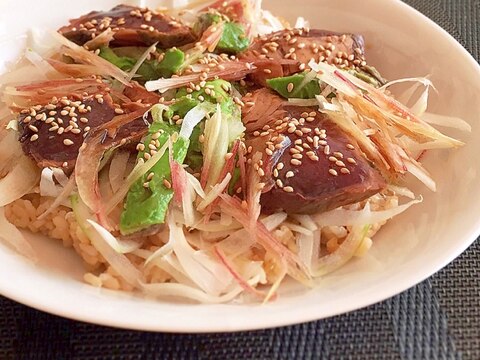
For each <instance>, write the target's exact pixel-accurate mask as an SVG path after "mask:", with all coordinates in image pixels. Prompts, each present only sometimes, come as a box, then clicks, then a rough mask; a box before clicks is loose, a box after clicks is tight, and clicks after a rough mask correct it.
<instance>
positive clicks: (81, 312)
mask: <svg viewBox="0 0 480 360" xmlns="http://www.w3.org/2000/svg"><path fill="white" fill-rule="evenodd" d="M390 2H391V3H392V5H395V6H398V7H400V8H401V9H402V10H403V11H405V12H408V13H409V14H410V15H412V16H415V17H417V19H420V20H421V21H423V22H425V23H426V24H427V25H429V27H431V28H433V30H435V32H438V33H440V34H441V35H442V38H444V39H445V41H447V42H448V43H449V45H451V46H453V47H454V48H455V50H456V53H457V54H458V55H459V56H460V55H461V56H462V61H466V62H468V64H469V65H471V66H472V68H473V69H474V71H475V72H476V74H477V76H478V78H479V79H480V64H479V63H478V62H477V61H476V60H475V59H474V57H473V56H472V55H471V54H470V53H469V52H468V51H467V50H466V49H465V48H464V47H463V46H462V45H461V44H460V43H459V42H458V41H457V40H455V38H454V37H453V36H452V35H451V34H449V33H448V32H447V31H446V30H445V29H443V28H442V27H441V26H439V25H438V24H437V23H435V22H434V21H433V20H431V19H430V18H428V17H427V16H426V15H424V14H422V13H421V12H419V11H417V10H416V9H414V8H413V7H411V6H410V5H408V4H406V3H404V2H403V1H401V0H390ZM479 233H480V218H479V219H478V220H477V221H476V223H474V224H472V226H471V228H470V229H469V231H468V232H467V233H465V234H464V235H463V236H462V238H463V239H465V240H464V241H463V242H462V243H461V244H459V245H458V246H457V248H456V249H455V251H453V252H450V253H448V254H444V255H443V256H442V257H441V258H439V259H437V260H435V261H434V262H431V263H430V264H429V266H428V267H426V268H422V269H419V271H417V272H415V274H414V275H409V276H406V277H403V278H401V280H400V281H398V282H397V283H396V285H395V287H384V288H382V289H380V290H379V291H377V292H376V293H375V295H374V296H370V297H361V298H360V299H359V300H358V301H355V302H351V303H350V304H347V305H345V306H342V307H337V308H335V309H334V310H333V311H331V312H330V313H329V314H325V313H320V312H315V308H314V307H312V308H310V309H309V310H312V311H305V309H297V310H295V309H291V311H288V312H286V313H282V316H278V314H277V313H276V312H275V311H272V312H271V313H268V314H267V312H266V314H267V315H269V316H268V317H267V318H265V317H263V318H261V319H255V318H252V319H250V320H251V322H234V321H231V322H230V321H229V320H228V319H226V320H225V321H223V322H222V321H216V322H210V323H209V324H208V326H205V324H204V323H203V325H202V323H201V322H193V323H192V322H186V321H183V322H181V321H179V322H175V323H173V324H166V323H153V322H151V321H150V322H148V321H145V320H144V319H142V318H141V317H140V316H137V317H135V316H133V317H132V316H129V317H112V316H111V315H110V314H99V313H98V311H97V312H95V311H93V312H91V311H90V310H91V309H85V308H84V307H82V308H80V309H78V308H73V306H72V305H71V304H69V303H68V302H67V303H64V302H62V301H61V300H63V299H52V298H51V297H45V296H44V297H40V298H39V297H31V296H29V291H27V290H25V289H23V288H22V287H16V286H15V284H13V285H12V284H10V283H9V281H8V280H9V279H8V275H2V273H1V272H0V295H2V296H4V297H6V298H9V299H11V300H14V301H16V302H19V303H21V304H24V305H27V306H29V307H32V308H35V309H37V310H41V311H44V312H47V313H50V314H53V315H57V316H62V317H65V318H69V319H72V320H77V321H82V322H87V323H91V324H96V325H104V326H110V327H115V328H122V329H133V330H143V331H155V332H177V333H212V332H237V331H247V330H258V329H265V328H276V327H280V326H288V325H294V324H299V323H304V322H309V321H315V320H320V319H324V318H329V317H332V316H336V315H340V314H344V313H348V312H351V311H354V310H359V309H362V308H365V307H367V306H370V305H373V304H375V303H379V302H382V301H384V300H386V299H388V298H391V297H393V296H395V295H397V294H399V293H401V292H404V291H405V290H407V289H409V288H411V287H414V286H416V285H417V284H419V283H420V282H422V281H424V280H425V279H427V278H429V277H430V276H432V275H433V274H434V273H436V272H438V271H439V270H441V269H442V268H444V267H445V266H447V265H448V264H449V263H451V262H452V261H453V260H454V259H456V258H457V257H458V256H459V255H460V254H461V253H463V252H464V251H465V250H466V249H467V248H469V247H470V246H471V245H472V244H473V243H474V242H475V240H476V239H477V237H478V235H479ZM102 291H106V292H111V290H102ZM198 306H205V305H198ZM225 306H239V305H225Z"/></svg>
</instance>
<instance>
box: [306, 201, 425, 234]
mask: <svg viewBox="0 0 480 360" xmlns="http://www.w3.org/2000/svg"><path fill="white" fill-rule="evenodd" d="M422 200H423V199H422V198H421V197H420V198H419V199H416V200H412V201H409V202H408V203H406V204H403V205H399V206H397V207H394V208H391V209H387V210H380V211H371V210H370V206H369V203H367V205H365V207H364V208H363V209H362V210H347V209H335V210H331V211H327V212H325V213H322V214H318V215H314V216H313V218H314V219H315V221H316V223H317V224H318V225H319V226H321V227H324V226H362V225H365V224H371V225H373V224H377V223H382V222H384V221H387V220H389V219H391V218H392V217H394V216H396V215H398V214H401V213H402V212H404V211H405V210H407V209H408V208H409V207H410V206H412V205H415V204H419V203H421V202H422Z"/></svg>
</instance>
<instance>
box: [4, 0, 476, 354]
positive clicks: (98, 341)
mask: <svg viewBox="0 0 480 360" xmlns="http://www.w3.org/2000/svg"><path fill="white" fill-rule="evenodd" d="M359 1H361V0H359ZM378 1H382V0H378ZM406 2H407V3H408V4H410V5H412V6H414V7H415V8H417V9H418V10H420V11H421V12H423V13H424V14H426V15H427V16H429V17H430V18H431V19H433V20H434V21H436V22H437V23H438V24H439V25H440V26H442V27H443V28H444V29H446V30H447V31H448V32H449V33H450V34H452V35H453V36H454V37H455V38H456V39H457V40H458V41H460V42H461V43H462V44H463V45H464V46H465V47H466V48H467V49H468V50H469V51H470V53H471V54H472V55H473V56H474V57H475V58H476V59H477V60H479V59H480V36H479V35H480V30H479V28H480V0H406ZM479 268H480V242H479V241H477V242H476V243H475V244H474V245H472V246H471V247H470V249H469V250H468V251H466V252H465V253H464V254H463V255H462V256H460V257H459V258H458V259H457V260H455V261H454V262H453V263H452V264H451V265H449V266H448V267H447V268H445V269H444V270H442V271H440V272H439V273H438V274H436V275H435V276H433V277H432V278H430V279H428V280H426V281H425V282H423V283H421V284H420V285H418V286H416V287H414V288H412V289H410V290H408V291H406V292H404V293H402V294H400V295H398V296H396V297H394V298H392V299H389V300H387V301H385V302H383V303H380V304H376V305H373V306H370V307H368V308H365V309H362V310H359V311H356V312H353V313H350V314H346V315H342V316H337V317H334V318H330V319H326V320H321V321H316V322H312V323H307V324H301V325H296V326H290V327H284V328H278V329H273V330H263V331H254V332H242V333H236V334H210V335H176V334H158V333H146V332H137V331H126V330H117V329H111V328H107V327H101V326H95V325H89V324H84V323H80V322H76V321H71V320H66V319H62V318H59V317H56V316H52V315H48V314H45V313H42V312H40V311H37V310H33V309H30V308H28V307H25V306H23V305H20V304H17V303H15V302H13V301H10V300H7V299H5V298H2V297H0V359H1V360H3V359H42V360H43V359H81V360H87V359H92V360H93V359H297V358H298V359H320V358H321V359H465V360H467V359H471V360H479V359H480V280H479V278H480V276H479V270H478V269H479Z"/></svg>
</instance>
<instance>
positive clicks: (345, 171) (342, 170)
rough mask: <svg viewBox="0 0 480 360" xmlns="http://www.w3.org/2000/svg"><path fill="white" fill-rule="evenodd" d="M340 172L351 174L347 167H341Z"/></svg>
mask: <svg viewBox="0 0 480 360" xmlns="http://www.w3.org/2000/svg"><path fill="white" fill-rule="evenodd" d="M340 172H341V173H342V174H350V170H348V169H347V168H341V169H340Z"/></svg>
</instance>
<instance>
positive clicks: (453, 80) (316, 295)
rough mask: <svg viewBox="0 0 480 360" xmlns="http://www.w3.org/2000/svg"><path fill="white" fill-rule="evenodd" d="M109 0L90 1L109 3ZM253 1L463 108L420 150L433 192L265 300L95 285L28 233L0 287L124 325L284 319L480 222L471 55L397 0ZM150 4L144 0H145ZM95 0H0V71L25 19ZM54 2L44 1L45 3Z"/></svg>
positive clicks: (372, 283) (59, 19)
mask: <svg viewBox="0 0 480 360" xmlns="http://www.w3.org/2000/svg"><path fill="white" fill-rule="evenodd" d="M114 3H115V1H111V0H108V1H102V2H101V6H102V7H103V8H109V7H110V6H112V5H114ZM298 4H299V5H298V6H294V4H293V3H292V2H291V1H286V0H285V1H280V0H275V1H273V0H270V1H265V7H266V8H269V9H271V10H273V11H274V12H275V13H277V14H279V15H282V16H284V17H285V18H287V19H289V20H294V18H295V17H296V16H299V15H302V16H304V17H306V18H308V19H310V20H311V22H312V25H313V26H316V27H320V28H324V29H330V30H336V31H347V32H357V33H361V34H363V35H365V38H366V40H367V49H368V58H369V62H370V63H371V64H373V65H375V66H376V67H377V68H378V69H379V70H380V71H381V72H382V73H383V74H384V76H386V77H387V78H390V79H394V78H398V77H411V76H424V75H427V74H430V75H431V79H432V80H433V81H434V83H435V85H436V86H437V89H438V91H439V95H433V96H432V99H431V100H432V108H431V109H432V110H433V111H435V112H438V113H442V114H448V115H456V116H459V117H462V118H464V119H465V120H467V121H468V122H469V123H470V124H471V125H472V128H473V131H472V133H471V134H468V135H465V134H457V133H455V132H454V133H450V134H452V135H454V136H459V137H461V139H462V140H464V141H466V142H467V145H466V146H465V147H464V148H462V149H460V150H457V151H435V152H431V153H430V154H429V155H428V156H427V159H426V167H427V168H428V169H429V170H430V171H431V173H432V174H433V177H434V179H436V180H437V182H438V191H437V193H435V194H433V193H431V192H429V191H428V190H426V189H425V188H422V187H421V186H418V187H416V190H417V193H422V194H423V195H424V202H423V203H422V204H420V205H417V206H415V207H413V208H411V209H410V210H409V211H408V212H407V213H405V214H403V215H401V216H399V217H397V218H395V219H394V221H392V222H390V223H389V224H388V225H387V226H385V227H384V229H383V230H382V231H381V232H380V233H379V234H378V235H377V236H376V237H375V239H374V246H373V248H372V250H371V252H370V253H369V254H368V256H367V257H365V258H363V259H356V260H354V261H352V262H350V263H349V264H348V265H347V266H345V267H344V268H342V269H341V270H340V271H338V272H336V273H334V274H332V275H330V276H327V277H326V278H325V279H324V280H323V281H322V282H321V284H320V286H319V287H318V288H315V289H313V290H309V291H306V290H304V289H301V288H299V287H298V286H290V287H287V288H286V289H284V291H283V292H282V294H281V296H280V298H279V299H278V300H277V301H275V302H273V303H270V304H267V305H263V306H261V305H235V304H228V305H185V304H175V303H171V302H170V303H169V302H160V301H154V300H146V299H143V298H141V297H138V296H132V295H131V294H126V293H118V292H113V291H108V290H99V289H96V288H93V287H91V286H87V285H85V284H83V283H82V282H81V276H82V273H83V268H82V265H81V262H80V261H79V260H78V258H77V257H76V256H75V255H74V253H73V251H71V250H68V249H64V248H62V246H61V245H60V244H59V242H57V241H54V240H49V239H44V238H42V237H37V236H30V239H31V240H32V243H33V244H34V247H35V248H36V249H37V251H38V252H39V254H40V257H41V262H40V264H38V265H36V266H33V265H31V264H29V263H28V262H27V261H25V260H24V259H22V258H21V257H19V256H17V255H15V254H14V253H12V252H11V251H10V250H8V249H7V248H6V247H3V246H1V247H0V264H2V265H1V270H0V294H2V295H4V296H6V297H9V298H11V299H14V300H16V301H19V302H21V303H24V304H26V305H29V306H32V307H35V308H38V309H41V310H44V311H47V312H50V313H53V314H57V315H60V316H65V317H68V318H73V319H77V320H82V321H87V322H92V323H97V324H103V325H110V326H117V327H123V328H131V329H141V330H156V331H175V332H210V331H234V330H247V329H259V328H267V327H275V326H281V325H289V324H294V323H300V322H305V321H310V320H316V319H321V318H325V317H328V316H332V315H337V314H341V313H345V312H347V311H351V310H355V309H359V308H361V307H364V306H367V305H370V304H373V303H375V302H379V301H382V300H384V299H386V298H388V297H391V296H393V295H395V294H398V293H400V292H401V291H404V290H406V289H407V288H409V287H411V286H414V285H415V284H417V283H419V282H420V281H422V280H424V279H425V278H427V277H428V276H430V275H432V274H433V273H435V272H436V271H438V270H440V269H441V268H442V267H444V266H445V265H447V264H448V263H449V262H451V261H452V260H453V259H455V258H456V257H457V256H458V255H459V254H460V253H461V252H463V251H464V250H465V249H466V248H467V247H468V246H469V245H470V244H471V243H472V242H473V241H474V240H475V238H476V237H477V235H478V234H479V232H480V216H479V214H480V202H479V201H478V199H479V198H480V181H478V180H477V173H478V172H479V171H480V161H478V154H480V142H479V141H476V139H479V138H480V121H479V116H480V105H479V104H480V102H479V101H478V97H479V95H480V67H479V66H478V64H477V63H476V62H475V60H474V59H473V58H472V57H471V56H470V55H469V54H468V53H467V52H466V51H465V50H464V49H463V48H462V47H461V46H460V45H459V44H458V43H457V42H455V40H454V39H453V38H452V37H450V36H449V35H448V34H447V33H446V32H445V31H444V30H442V29H441V28H440V27H438V26H437V25H436V24H434V23H433V22H432V21H430V20H428V19H427V18H426V17H424V16H423V15H421V14H420V13H418V12H416V11H415V10H413V9H411V8H410V7H408V6H407V5H405V4H404V3H402V2H400V1H397V0H383V1H380V0H362V1H358V0H337V1H331V0H302V1H301V2H299V3H298ZM148 5H150V4H148ZM98 7H100V4H99V2H98V1H93V0H84V1H76V2H68V5H66V3H65V2H64V1H60V0H48V1H47V0H44V1H35V2H32V1H27V0H23V1H22V0H2V2H1V3H0V45H1V47H2V51H1V52H0V71H2V70H1V66H2V64H5V62H6V61H9V60H11V59H14V58H15V57H16V56H17V55H18V53H19V50H20V49H21V47H22V46H23V43H22V38H21V37H16V36H14V35H19V34H22V33H24V32H25V31H26V30H27V29H28V28H29V27H31V26H33V25H34V26H48V27H52V28H55V27H57V26H59V25H61V24H63V23H65V22H66V20H67V19H68V18H71V17H76V16H78V15H80V14H83V13H86V12H88V11H90V10H92V9H97V8H98ZM52 9H54V10H52Z"/></svg>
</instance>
